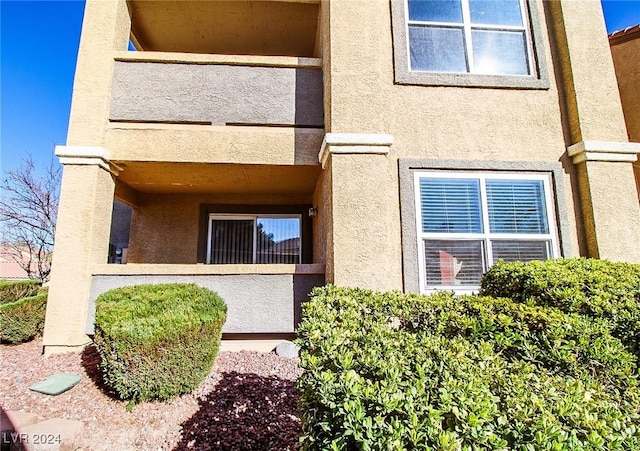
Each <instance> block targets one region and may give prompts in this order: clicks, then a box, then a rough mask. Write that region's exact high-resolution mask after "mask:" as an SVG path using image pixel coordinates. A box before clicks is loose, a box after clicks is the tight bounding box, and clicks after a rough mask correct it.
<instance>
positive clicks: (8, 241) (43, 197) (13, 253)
mask: <svg viewBox="0 0 640 451" xmlns="http://www.w3.org/2000/svg"><path fill="white" fill-rule="evenodd" d="M60 177H61V169H60V167H59V166H58V165H57V164H56V163H55V161H54V160H53V159H52V160H51V162H50V163H49V165H48V166H47V167H45V168H44V171H43V172H39V171H38V168H37V167H36V164H35V162H34V161H33V157H32V156H31V155H28V156H27V157H26V158H25V159H24V160H23V161H22V164H21V165H20V167H19V168H18V169H15V170H9V171H7V172H5V178H4V180H3V181H2V185H1V186H0V190H1V191H2V196H1V197H0V227H1V228H2V229H1V230H2V245H3V247H4V248H5V250H6V253H7V254H8V256H9V257H10V258H11V259H12V260H13V261H15V262H16V263H18V265H20V267H21V268H22V269H23V270H24V271H25V272H26V273H27V275H28V277H29V278H31V279H39V280H40V281H41V282H45V281H47V280H49V273H50V272H51V253H52V251H53V238H54V236H55V231H56V221H57V215H58V201H59V193H60Z"/></svg>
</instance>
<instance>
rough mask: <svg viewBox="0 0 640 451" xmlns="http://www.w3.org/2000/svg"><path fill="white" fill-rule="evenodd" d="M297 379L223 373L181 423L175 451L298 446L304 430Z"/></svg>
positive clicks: (283, 448) (284, 448)
mask: <svg viewBox="0 0 640 451" xmlns="http://www.w3.org/2000/svg"><path fill="white" fill-rule="evenodd" d="M298 399H299V392H298V390H297V389H296V387H295V382H293V381H289V380H285V379H280V378H278V377H275V376H269V377H264V376H258V375H256V374H247V373H244V374H243V373H237V372H235V371H234V372H229V373H223V374H222V379H221V380H220V381H219V382H218V384H217V385H216V388H215V390H213V391H212V392H211V393H208V394H207V395H206V396H205V397H204V398H202V399H200V400H199V401H198V402H199V404H200V409H199V410H198V412H197V413H196V414H195V415H194V416H193V417H191V418H190V419H188V420H186V421H185V422H184V423H182V425H181V426H182V440H181V441H180V442H179V443H178V444H177V445H176V446H175V448H174V451H178V450H184V449H194V450H230V451H231V450H234V451H235V450H255V451H265V450H283V451H285V450H297V449H300V446H299V445H298V439H299V437H300V435H301V434H302V427H301V423H300V419H299V418H298V417H297V404H298Z"/></svg>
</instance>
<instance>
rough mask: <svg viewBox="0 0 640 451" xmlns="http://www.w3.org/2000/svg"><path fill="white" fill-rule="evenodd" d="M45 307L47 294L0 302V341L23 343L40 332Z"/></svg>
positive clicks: (42, 325)
mask: <svg viewBox="0 0 640 451" xmlns="http://www.w3.org/2000/svg"><path fill="white" fill-rule="evenodd" d="M46 309H47V294H46V293H44V294H38V295H36V296H31V297H26V298H22V299H20V300H18V301H15V302H11V303H8V304H0V341H2V342H6V343H23V342H25V341H29V340H32V339H33V338H35V337H36V336H37V335H39V334H40V333H41V332H42V328H43V327H44V317H45V312H46Z"/></svg>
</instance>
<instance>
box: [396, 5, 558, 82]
mask: <svg viewBox="0 0 640 451" xmlns="http://www.w3.org/2000/svg"><path fill="white" fill-rule="evenodd" d="M533 3H534V1H531V2H530V1H528V0H392V13H393V33H394V36H393V37H394V55H395V62H396V64H395V69H396V82H397V83H401V84H425V85H444V86H446V85H450V86H480V87H483V86H487V87H517V88H538V89H539V88H548V81H547V79H546V74H545V73H546V68H545V67H544V58H543V55H542V53H543V52H542V51H541V50H540V49H539V48H538V47H539V46H540V44H541V41H542V40H541V36H540V34H541V32H540V24H539V20H538V19H537V14H536V13H535V8H534V5H533ZM536 44H537V45H536Z"/></svg>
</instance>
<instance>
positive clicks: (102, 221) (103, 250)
mask: <svg viewBox="0 0 640 451" xmlns="http://www.w3.org/2000/svg"><path fill="white" fill-rule="evenodd" d="M56 155H57V156H58V157H59V158H60V162H61V163H62V164H63V174H62V186H61V189H60V205H59V207H58V222H57V225H56V237H55V243H54V250H53V261H52V266H51V268H52V269H51V281H50V285H49V298H48V301H47V316H46V321H45V328H44V338H43V345H44V347H45V355H51V354H54V353H58V352H65V351H72V350H75V349H77V348H78V347H80V346H83V345H85V344H87V343H89V342H90V340H89V337H87V335H86V333H85V331H86V322H87V309H88V306H89V290H90V288H91V268H92V266H93V265H94V264H97V263H106V262H107V256H108V252H109V232H110V228H111V213H112V208H113V194H114V188H115V183H114V179H113V174H112V172H111V169H110V168H109V163H108V153H107V151H106V149H104V148H101V147H66V146H58V147H56Z"/></svg>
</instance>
